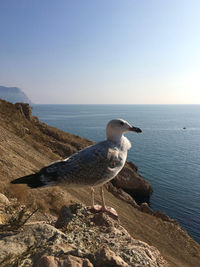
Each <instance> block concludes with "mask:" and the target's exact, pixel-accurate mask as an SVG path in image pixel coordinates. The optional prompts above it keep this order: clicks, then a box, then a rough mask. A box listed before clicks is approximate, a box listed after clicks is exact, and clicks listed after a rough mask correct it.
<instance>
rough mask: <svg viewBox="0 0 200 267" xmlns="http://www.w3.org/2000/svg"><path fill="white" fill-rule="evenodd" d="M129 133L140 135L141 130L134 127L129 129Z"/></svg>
mask: <svg viewBox="0 0 200 267" xmlns="http://www.w3.org/2000/svg"><path fill="white" fill-rule="evenodd" d="M129 131H131V132H136V133H142V130H141V129H140V128H137V127H134V126H132V127H130V128H129Z"/></svg>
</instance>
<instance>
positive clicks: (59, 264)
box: [37, 255, 93, 267]
mask: <svg viewBox="0 0 200 267" xmlns="http://www.w3.org/2000/svg"><path fill="white" fill-rule="evenodd" d="M73 266H74V267H93V264H92V263H91V262H90V261H89V260H88V259H82V258H79V257H75V256H72V255H66V256H64V257H62V258H61V257H60V258H56V257H53V256H43V257H42V258H41V259H40V261H39V262H38V264H37V267H73Z"/></svg>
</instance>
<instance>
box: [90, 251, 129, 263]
mask: <svg viewBox="0 0 200 267" xmlns="http://www.w3.org/2000/svg"><path fill="white" fill-rule="evenodd" d="M95 266H96V267H101V266H109V267H112V266H113V267H128V266H129V265H128V264H127V263H126V262H124V261H123V260H122V258H120V257H119V256H117V255H115V253H114V252H113V251H111V250H110V249H109V248H108V247H103V248H102V249H101V250H100V251H99V252H97V253H96V264H95Z"/></svg>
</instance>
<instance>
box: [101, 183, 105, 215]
mask: <svg viewBox="0 0 200 267" xmlns="http://www.w3.org/2000/svg"><path fill="white" fill-rule="evenodd" d="M100 195H101V201H102V210H103V211H106V205H105V200H104V192H103V186H101V187H100Z"/></svg>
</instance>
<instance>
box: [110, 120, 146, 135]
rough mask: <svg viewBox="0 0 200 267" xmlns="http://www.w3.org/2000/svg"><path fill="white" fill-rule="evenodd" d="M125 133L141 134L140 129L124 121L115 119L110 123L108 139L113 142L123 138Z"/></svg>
mask: <svg viewBox="0 0 200 267" xmlns="http://www.w3.org/2000/svg"><path fill="white" fill-rule="evenodd" d="M125 132H136V133H141V132H142V130H141V129H140V128H137V127H134V126H132V125H130V124H129V123H128V122H127V121H125V120H123V119H115V120H111V121H109V123H108V124H107V127H106V135H107V139H109V140H113V139H116V137H120V136H122V135H123V134H124V133H125Z"/></svg>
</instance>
